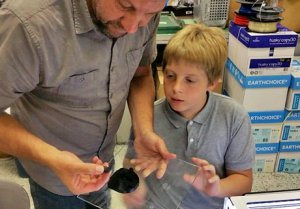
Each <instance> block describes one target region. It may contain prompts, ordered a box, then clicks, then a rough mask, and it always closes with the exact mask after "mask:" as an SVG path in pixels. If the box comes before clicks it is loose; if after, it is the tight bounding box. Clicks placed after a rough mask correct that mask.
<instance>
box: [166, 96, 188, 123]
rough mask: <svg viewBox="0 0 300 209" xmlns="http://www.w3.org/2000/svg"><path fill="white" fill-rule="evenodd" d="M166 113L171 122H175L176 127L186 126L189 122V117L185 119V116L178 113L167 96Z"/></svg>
mask: <svg viewBox="0 0 300 209" xmlns="http://www.w3.org/2000/svg"><path fill="white" fill-rule="evenodd" d="M164 103H165V108H164V111H165V114H166V116H167V119H168V120H169V121H170V123H172V124H173V126H174V127H176V128H181V127H185V126H186V123H187V121H188V120H187V119H185V118H184V117H182V116H180V115H179V114H178V113H176V112H175V111H174V110H173V109H172V108H171V107H170V105H169V103H168V101H167V99H166V98H165V101H164Z"/></svg>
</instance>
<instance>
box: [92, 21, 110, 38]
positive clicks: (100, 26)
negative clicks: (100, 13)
mask: <svg viewBox="0 0 300 209" xmlns="http://www.w3.org/2000/svg"><path fill="white" fill-rule="evenodd" d="M92 19H93V22H94V24H95V25H96V26H97V28H98V29H99V30H100V31H101V32H102V33H103V34H104V35H106V36H107V37H108V38H114V37H113V36H112V35H111V34H110V33H109V31H108V30H107V27H106V25H105V24H104V23H103V22H102V21H101V20H98V19H96V17H93V18H92Z"/></svg>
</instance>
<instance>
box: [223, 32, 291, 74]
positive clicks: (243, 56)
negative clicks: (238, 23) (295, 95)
mask: <svg viewBox="0 0 300 209" xmlns="http://www.w3.org/2000/svg"><path fill="white" fill-rule="evenodd" d="M276 49H278V50H275V52H276V53H275V55H274V56H269V54H270V49H269V48H247V47H246V46H245V45H243V44H242V43H241V42H240V41H238V40H237V39H236V38H235V37H234V36H233V35H232V34H229V44H228V57H229V58H230V59H231V60H232V61H233V62H234V63H235V65H236V66H237V67H238V68H239V69H240V70H241V72H242V73H243V74H244V75H246V76H261V75H288V74H290V71H291V68H290V66H291V62H292V58H293V56H294V50H295V48H294V47H282V48H276Z"/></svg>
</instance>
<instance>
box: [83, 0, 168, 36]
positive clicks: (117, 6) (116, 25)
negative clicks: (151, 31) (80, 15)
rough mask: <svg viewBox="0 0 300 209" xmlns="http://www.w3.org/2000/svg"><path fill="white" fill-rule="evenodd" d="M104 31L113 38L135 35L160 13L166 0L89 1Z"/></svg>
mask: <svg viewBox="0 0 300 209" xmlns="http://www.w3.org/2000/svg"><path fill="white" fill-rule="evenodd" d="M87 1H88V4H89V7H90V11H91V12H92V13H94V16H95V17H96V19H97V20H98V21H99V25H100V26H101V27H102V30H103V31H104V32H105V33H106V34H107V35H109V36H111V37H113V38H118V37H121V36H124V35H125V34H127V33H135V32H136V31H137V30H138V28H139V27H143V26H146V25H147V24H148V22H149V21H150V19H151V18H152V17H153V16H154V15H155V14H157V13H158V12H160V11H161V10H162V9H163V7H164V5H165V1H164V0H87Z"/></svg>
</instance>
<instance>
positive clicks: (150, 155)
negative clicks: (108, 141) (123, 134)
mask: <svg viewBox="0 0 300 209" xmlns="http://www.w3.org/2000/svg"><path fill="white" fill-rule="evenodd" d="M134 147H135V150H136V153H137V159H132V160H131V161H130V163H131V164H132V165H133V166H134V168H135V170H136V171H138V172H140V173H141V174H142V175H143V177H147V176H149V175H150V174H151V173H152V172H153V171H157V172H156V176H157V178H161V177H163V175H164V173H165V171H166V169H167V163H168V160H169V159H174V158H176V155H175V154H172V153H170V152H169V151H168V150H167V147H166V145H165V143H164V141H163V139H161V138H160V137H159V136H158V135H156V134H155V133H154V132H148V133H147V134H144V135H143V137H140V138H139V137H137V138H135V140H134Z"/></svg>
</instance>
